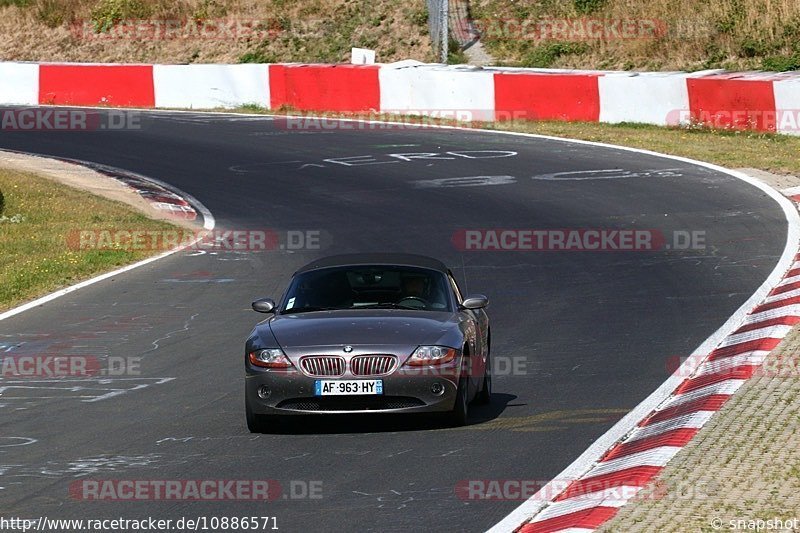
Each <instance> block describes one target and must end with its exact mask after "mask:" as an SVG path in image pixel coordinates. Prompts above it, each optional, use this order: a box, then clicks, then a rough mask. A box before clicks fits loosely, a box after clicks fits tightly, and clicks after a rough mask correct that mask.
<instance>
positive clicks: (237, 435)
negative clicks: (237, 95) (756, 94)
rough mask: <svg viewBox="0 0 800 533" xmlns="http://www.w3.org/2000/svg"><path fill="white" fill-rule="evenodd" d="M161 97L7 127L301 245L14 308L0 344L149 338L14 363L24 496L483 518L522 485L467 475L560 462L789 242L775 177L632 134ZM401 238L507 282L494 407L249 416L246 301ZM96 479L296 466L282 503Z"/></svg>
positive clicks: (129, 277)
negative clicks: (296, 116)
mask: <svg viewBox="0 0 800 533" xmlns="http://www.w3.org/2000/svg"><path fill="white" fill-rule="evenodd" d="M101 113H102V111H101ZM139 122H140V127H138V128H135V129H124V130H117V131H94V132H13V133H7V134H4V135H3V136H2V137H0V149H12V150H19V151H25V152H31V153H35V154H41V155H46V156H53V157H61V158H73V159H79V160H83V161H90V162H93V163H98V164H102V165H108V166H112V167H116V168H120V169H124V170H127V171H131V172H136V173H139V174H142V175H144V176H149V177H152V178H155V179H157V180H160V181H162V182H165V183H168V184H170V185H172V186H174V187H177V188H178V189H180V190H182V191H185V192H187V193H188V194H190V195H191V196H193V197H194V198H196V199H197V200H198V201H199V202H201V203H202V204H203V205H204V206H205V207H206V208H208V210H209V211H210V212H211V213H212V214H213V216H214V218H215V219H216V230H222V231H224V230H231V231H246V232H251V234H252V233H253V232H259V231H263V232H268V233H269V234H270V235H276V236H277V238H278V241H276V242H279V243H280V244H283V245H284V246H283V248H282V249H281V246H280V245H276V246H274V248H275V249H273V250H228V249H213V250H198V249H192V250H186V251H183V252H179V253H176V254H173V255H171V256H169V257H166V258H164V259H161V260H159V261H156V262H153V263H150V264H148V265H145V266H143V267H141V268H138V269H135V270H132V271H130V272H126V273H124V274H120V275H119V276H115V277H113V278H111V279H107V280H104V281H101V282H99V283H96V284H94V285H91V286H89V287H87V288H84V289H82V290H80V291H76V292H73V293H70V294H67V295H65V296H63V297H61V298H58V299H56V300H53V301H51V302H49V303H47V304H46V305H44V306H42V307H40V308H35V309H32V310H29V311H26V312H24V313H21V314H19V315H16V316H13V317H11V318H8V319H6V320H4V321H2V322H0V354H2V356H3V357H8V356H15V355H21V354H64V355H76V354H78V355H80V354H89V355H92V356H96V357H97V358H98V359H99V360H105V359H112V360H113V361H131V360H135V361H136V362H137V364H136V367H135V368H127V369H126V371H124V372H120V373H118V374H115V375H104V376H100V375H98V376H90V377H75V378H58V379H46V378H31V379H26V378H20V379H10V378H9V377H6V376H3V377H0V408H2V412H3V416H2V417H0V509H2V511H3V513H4V514H5V515H8V516H22V517H39V516H48V517H49V518H75V519H81V518H83V519H86V518H118V517H123V518H130V519H141V518H145V517H148V516H152V517H156V518H161V519H172V520H177V519H180V518H181V517H188V518H194V519H196V518H197V517H212V516H216V517H223V516H225V517H233V516H239V517H242V516H258V517H264V516H269V517H274V519H275V524H276V525H277V527H279V528H280V529H282V530H285V531H313V530H334V529H336V530H339V529H340V530H343V531H352V530H359V531H379V530H380V531H408V530H411V531H418V530H441V531H483V530H486V529H488V528H490V527H491V526H493V525H494V524H496V523H497V522H499V521H500V520H501V519H502V518H503V517H505V516H506V515H508V514H509V513H510V512H512V511H513V510H514V509H515V508H516V507H518V506H519V505H520V504H521V503H522V498H520V497H515V496H516V495H515V494H513V493H506V494H501V495H499V497H492V498H489V499H481V498H479V497H475V498H471V497H470V494H469V492H465V491H464V490H462V489H463V488H464V487H465V486H469V485H468V484H469V482H470V481H481V482H483V483H484V484H485V485H486V482H487V481H491V480H495V481H498V482H500V483H503V482H505V481H509V480H511V481H527V482H528V486H529V487H530V486H535V485H538V486H541V485H544V484H545V483H547V482H548V481H551V480H553V479H554V478H555V477H557V476H558V475H559V473H560V472H562V471H563V470H564V468H565V467H566V466H567V465H569V464H570V463H572V462H573V460H574V459H575V458H576V457H578V456H579V455H581V453H582V452H583V451H584V450H586V449H587V447H589V446H590V445H591V444H592V443H593V442H594V441H595V440H596V439H598V438H599V437H600V436H601V435H603V434H604V433H605V432H606V431H607V430H608V429H609V428H610V427H611V426H613V425H614V423H615V422H617V421H618V420H619V419H620V418H622V417H623V416H624V415H625V414H626V413H628V412H629V411H630V410H631V409H633V408H634V407H635V406H636V405H638V404H639V403H640V402H641V401H642V400H644V399H645V398H646V397H647V396H648V395H649V394H650V393H651V392H652V391H654V390H655V389H656V388H658V386H659V385H660V384H661V383H663V382H664V381H665V380H666V379H667V378H668V377H669V376H670V374H672V372H673V371H674V370H675V368H676V367H677V365H678V364H679V362H680V361H681V360H682V358H685V357H687V356H689V355H690V354H691V353H692V352H693V351H694V350H695V349H696V348H697V347H698V346H699V345H701V344H702V343H703V341H704V340H705V339H706V338H708V337H709V335H711V334H713V333H714V332H715V331H716V330H717V329H718V328H720V327H721V326H722V325H723V324H724V323H725V322H726V321H727V320H728V318H729V317H730V316H731V315H732V314H733V313H734V312H735V311H736V310H737V309H738V308H739V307H740V306H741V305H742V304H743V303H744V302H745V301H747V300H748V298H750V296H751V295H752V294H753V293H754V292H755V291H756V290H757V289H758V287H759V286H760V285H761V284H762V283H763V282H764V280H765V279H766V278H767V277H768V276H769V275H770V273H771V272H772V270H773V269H774V268H775V266H776V263H777V262H778V260H779V258H780V257H781V254H782V253H783V252H784V246H785V244H786V236H787V220H786V218H785V216H784V213H783V211H782V209H781V206H780V205H779V204H778V203H776V202H775V200H774V199H773V198H771V197H770V196H768V195H767V194H765V192H764V191H763V190H761V189H759V188H757V187H754V186H753V185H752V184H750V183H747V182H745V181H742V180H739V179H737V178H735V177H733V176H731V175H728V174H725V173H722V172H719V171H716V170H713V169H709V168H706V167H703V166H699V165H694V164H691V163H688V162H685V161H679V160H675V159H670V158H665V157H658V156H655V155H649V154H644V153H639V152H633V151H628V150H623V149H617V148H613V147H602V146H594V145H589V144H582V143H574V142H569V141H563V140H556V139H547V138H537V137H531V136H515V135H507V134H499V133H492V132H486V131H471V130H458V129H437V128H411V127H405V128H404V127H396V128H390V127H386V128H377V127H369V128H367V127H353V125H354V124H356V123H353V122H342V123H341V124H342V126H341V127H336V128H327V129H319V128H317V129H290V128H287V127H286V124H287V122H286V121H285V120H276V119H274V118H271V117H258V116H246V115H214V114H203V113H172V112H147V113H142V114H141V117H140V121H139ZM114 229H115V230H135V229H136V228H114ZM75 230H76V231H80V230H81V228H75ZM541 235H545V236H546V237H545V238H544V241H541V240H540V241H539V242H540V243H541V242H544V245H543V246H537V239H538V238H539V237H540V236H541ZM587 235H589V236H595V235H596V236H597V239H596V240H595V239H593V238H588V237H587ZM624 236H630V241H626V239H627V238H628V237H624ZM562 237H563V240H559V239H561V238H562ZM571 239H572V240H571ZM575 239H577V241H576V240H575ZM590 241H591V246H584V248H591V249H588V250H578V249H576V248H578V247H580V245H581V244H583V245H585V244H586V243H588V242H590ZM576 242H577V243H578V244H576ZM595 244H596V245H597V246H596V247H595V246H594V245H595ZM637 244H638V245H637ZM541 248H548V249H545V250H543V249H541ZM386 251H393V252H407V253H418V254H424V255H430V256H433V257H436V258H439V259H441V260H442V261H444V262H445V263H447V264H448V265H449V266H450V267H451V269H452V270H453V272H454V274H455V275H456V277H457V278H458V280H459V282H460V283H461V285H462V289H464V290H465V292H467V293H484V294H486V295H488V296H489V298H490V301H491V304H490V307H489V309H488V312H489V315H490V317H491V320H492V358H493V359H494V361H495V363H494V365H495V369H494V398H493V401H492V402H491V404H490V405H488V406H474V407H473V408H472V420H471V423H470V424H469V425H468V426H466V427H463V428H447V427H443V426H442V425H441V423H440V422H439V421H438V420H436V419H429V418H416V417H402V418H398V417H389V416H383V417H380V416H378V417H376V416H370V417H361V416H360V417H344V418H343V417H335V418H325V419H316V418H311V419H306V418H303V419H302V420H300V421H296V422H295V423H292V424H288V425H287V426H286V427H285V428H283V430H282V431H281V432H280V433H277V434H264V435H251V434H250V433H249V432H248V431H247V428H246V426H245V422H244V401H243V387H244V384H243V381H244V379H243V377H244V376H243V374H244V373H243V364H242V363H243V349H244V340H245V337H246V335H247V334H248V332H249V331H250V329H251V328H252V326H253V325H254V324H255V323H256V322H257V321H259V320H260V319H261V318H262V317H260V316H258V315H256V314H255V313H253V311H252V310H251V309H250V302H251V301H252V300H254V299H256V298H259V297H264V296H271V297H275V298H277V297H279V296H280V294H281V292H282V291H283V289H284V287H285V284H286V283H287V281H288V279H289V277H290V276H291V274H292V273H293V272H294V271H295V270H296V269H297V268H299V267H300V266H302V265H303V264H305V263H307V262H309V261H311V260H312V259H314V258H317V257H322V256H325V255H331V254H336V253H350V252H386ZM81 480H96V481H103V480H115V481H119V480H132V481H135V480H151V481H152V480H164V481H168V480H229V481H237V480H239V481H248V480H271V481H272V482H274V483H273V485H272V486H273V487H280V490H278V491H276V492H274V493H271V494H272V496H274V498H273V499H272V501H269V502H267V503H264V502H263V501H262V502H253V501H246V499H237V498H224V499H221V500H215V501H187V500H174V499H173V500H164V499H157V498H152V497H146V498H132V499H125V498H121V499H116V500H105V501H96V500H93V499H91V498H87V497H86V495H85V494H84V493H81V492H80V491H76V490H75V488H76V486H80V482H81ZM76 483H77V485H76ZM512 485H513V484H512ZM116 486H119V484H117V485H116ZM473 486H478V485H473ZM506 486H509V485H508V484H506ZM528 495H530V494H528ZM495 496H498V495H495ZM271 526H272V523H270V527H271Z"/></svg>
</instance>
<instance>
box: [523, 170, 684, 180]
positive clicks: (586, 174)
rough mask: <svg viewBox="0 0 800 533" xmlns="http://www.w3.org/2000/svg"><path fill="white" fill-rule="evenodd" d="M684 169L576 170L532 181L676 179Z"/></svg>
mask: <svg viewBox="0 0 800 533" xmlns="http://www.w3.org/2000/svg"><path fill="white" fill-rule="evenodd" d="M683 172H684V169H681V168H660V169H650V170H624V169H621V168H610V169H604V170H574V171H570V172H556V173H553V174H539V175H536V176H531V179H535V180H543V181H582V180H613V179H622V178H675V177H680V176H683Z"/></svg>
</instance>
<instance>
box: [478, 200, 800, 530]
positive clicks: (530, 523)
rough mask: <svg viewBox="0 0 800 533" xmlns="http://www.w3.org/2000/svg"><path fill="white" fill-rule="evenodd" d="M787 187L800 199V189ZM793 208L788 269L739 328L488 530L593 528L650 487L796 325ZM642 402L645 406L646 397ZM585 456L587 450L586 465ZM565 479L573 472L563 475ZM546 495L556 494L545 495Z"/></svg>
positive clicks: (798, 291) (799, 259)
mask: <svg viewBox="0 0 800 533" xmlns="http://www.w3.org/2000/svg"><path fill="white" fill-rule="evenodd" d="M783 193H784V194H786V196H788V197H790V198H791V199H792V200H794V201H795V202H798V203H800V188H795V189H787V190H784V191H783ZM775 194H777V192H774V191H773V196H774V195H775ZM784 201H785V200H784ZM787 203H788V202H787ZM784 207H785V204H784ZM792 210H793V211H794V216H793V217H790V216H788V215H789V213H787V220H789V226H790V230H789V238H788V239H787V247H786V250H785V251H784V257H783V258H782V260H781V262H780V263H779V265H778V267H776V270H775V271H773V274H775V273H776V272H777V273H778V274H780V273H781V272H783V275H782V276H780V278H778V279H777V280H776V281H777V282H775V281H773V282H772V283H771V285H767V283H770V280H768V281H767V283H765V285H767V289H768V292H766V296H765V297H761V298H760V302H758V300H756V302H754V303H759V304H758V305H757V306H755V307H754V308H752V309H751V310H750V311H749V312H747V313H746V314H745V315H744V316H743V318H742V317H740V318H739V320H738V322H739V325H738V327H736V326H734V327H735V329H733V330H732V331H731V332H730V333H728V334H727V335H725V336H724V337H723V338H722V340H721V341H718V342H717V343H716V348H715V349H713V350H712V351H711V352H710V353H708V355H707V356H705V355H704V354H703V352H701V351H699V349H698V350H696V351H695V353H694V354H693V355H692V358H695V361H687V362H686V363H684V365H682V366H681V368H679V369H678V370H677V371H676V373H675V374H674V375H673V378H671V380H669V381H668V382H667V383H665V385H668V384H670V382H671V381H675V378H676V377H678V376H689V377H688V378H686V379H683V380H682V381H680V382H679V384H678V385H677V387H675V388H674V389H673V390H672V393H671V394H670V395H669V396H668V397H667V398H666V399H665V400H663V401H662V402H660V403H659V404H658V405H657V407H655V409H652V410H650V412H648V413H647V414H646V415H645V416H643V417H641V418H640V419H639V421H638V422H636V423H635V425H634V427H633V428H632V429H631V430H630V431H629V432H628V433H627V434H625V435H624V437H622V438H621V439H618V440H617V441H616V442H615V443H613V444H612V445H611V446H610V447H608V448H607V449H606V451H605V452H603V453H602V454H600V456H599V459H597V460H595V461H594V462H593V463H592V464H591V465H590V466H589V467H588V468H585V469H584V471H583V472H582V473H581V474H579V475H576V476H574V477H573V478H572V479H573V480H572V481H571V482H569V483H567V484H566V486H565V487H564V488H563V490H562V491H558V490H553V488H552V486H549V487H545V488H543V489H542V490H541V491H540V492H539V493H537V495H534V496H533V497H532V498H531V499H530V500H529V501H528V502H526V503H525V504H523V505H522V506H520V508H519V509H518V510H516V511H515V512H513V513H512V514H511V515H509V516H508V517H506V519H504V520H503V521H502V522H500V523H499V524H497V525H496V526H495V527H493V528H492V529H491V530H490V531H491V532H493V533H495V532H500V531H519V532H521V533H549V532H556V531H563V532H567V531H568V532H571V533H577V532H588V531H594V530H596V529H597V528H599V527H600V526H601V525H602V524H604V523H605V522H606V521H608V520H610V519H611V518H612V517H613V516H614V515H615V514H616V513H617V512H618V511H619V509H620V507H622V506H623V505H625V504H626V503H627V502H628V501H630V500H631V499H634V498H635V497H636V495H637V493H638V492H639V491H641V490H642V489H643V488H645V487H646V486H652V482H653V480H654V478H655V477H656V476H657V475H658V474H659V473H660V472H661V471H662V470H663V469H664V467H665V466H666V465H667V463H668V462H669V461H670V460H671V459H672V458H673V457H675V455H676V454H677V453H678V452H679V451H680V450H681V449H682V448H683V447H684V446H686V444H688V443H689V441H690V440H691V439H692V438H693V437H694V436H695V435H696V434H697V432H698V431H700V428H702V427H703V426H704V425H705V424H706V422H708V421H709V420H710V419H711V418H712V416H713V415H714V413H715V412H716V411H719V410H720V409H721V408H722V406H723V405H724V404H725V402H727V401H728V400H729V399H730V398H731V396H733V394H734V393H735V392H736V391H737V390H738V389H739V387H741V386H742V385H743V384H744V383H745V382H746V381H747V380H748V379H749V378H750V377H751V376H752V375H753V374H755V373H756V372H757V370H758V368H759V367H760V366H761V365H762V363H763V362H764V359H765V358H766V357H767V355H769V353H770V352H771V351H772V350H773V349H774V348H775V347H776V346H777V345H778V344H780V342H781V340H782V339H783V338H784V337H785V336H786V335H787V334H788V333H789V331H790V330H791V329H792V327H793V326H794V325H795V324H798V323H800V254H798V253H797V236H796V234H794V233H795V232H793V230H792V225H793V222H794V223H795V224H796V220H797V216H796V215H797V212H796V208H795V207H792ZM784 211H785V212H786V210H785V209H784ZM787 259H788V260H787ZM786 265H788V271H787V267H786ZM772 277H773V276H771V278H772ZM770 286H771V287H772V288H771V289H769V287H770ZM763 287H764V286H763V285H762V288H763ZM758 294H759V293H758V292H757V293H756V295H758ZM754 296H755V295H754ZM751 300H753V298H751ZM748 302H750V300H749V301H748ZM746 305H747V304H746ZM743 307H744V306H743ZM723 329H724V326H723ZM704 344H707V343H704ZM701 348H702V347H701ZM706 353H707V352H706ZM690 359H691V358H690ZM687 369H688V370H689V371H688V372H687ZM662 389H663V387H662ZM658 392H659V391H656V393H654V394H657V393H658ZM643 403H645V404H646V405H647V404H648V402H647V400H646V401H645V402H643ZM649 403H650V404H652V403H653V402H649ZM637 410H638V411H641V410H642V409H640V408H637ZM635 411H636V410H635ZM626 418H629V417H626ZM624 420H625V419H623V421H624ZM621 422H622V421H621ZM613 429H614V428H612V430H613ZM589 451H591V449H590V450H589ZM595 451H596V450H595ZM585 455H586V454H584V456H582V457H583V458H584V461H583V462H584V463H586V458H585ZM567 470H568V471H569V470H570V468H568V469H567ZM572 470H573V471H574V470H575V468H572ZM561 479H570V478H568V477H566V476H564V475H563V474H562V477H561ZM562 483H563V482H562ZM545 489H548V490H549V492H546V491H545ZM544 494H551V495H552V494H557V495H556V496H555V497H552V498H549V499H548V498H547V497H545V496H543V495H544ZM540 495H542V496H540ZM526 514H527V517H526V516H525V515H526Z"/></svg>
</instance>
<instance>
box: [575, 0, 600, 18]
mask: <svg viewBox="0 0 800 533" xmlns="http://www.w3.org/2000/svg"><path fill="white" fill-rule="evenodd" d="M574 1H575V11H577V12H578V13H580V14H582V15H588V14H589V13H594V12H595V11H597V10H598V9H600V8H601V7H603V6H604V5H605V4H606V0H574Z"/></svg>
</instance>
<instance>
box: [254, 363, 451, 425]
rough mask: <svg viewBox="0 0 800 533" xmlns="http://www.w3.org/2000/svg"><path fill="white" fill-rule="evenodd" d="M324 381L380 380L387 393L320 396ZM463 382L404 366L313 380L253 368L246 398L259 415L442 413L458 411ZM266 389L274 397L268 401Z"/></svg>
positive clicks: (298, 374)
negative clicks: (318, 388) (319, 384)
mask: <svg viewBox="0 0 800 533" xmlns="http://www.w3.org/2000/svg"><path fill="white" fill-rule="evenodd" d="M320 379H322V380H329V379H332V380H337V379H341V380H367V379H369V380H372V379H380V380H382V381H383V394H381V395H346V396H316V395H315V394H314V388H315V383H316V381H317V380H320ZM457 383H458V376H457V371H456V370H455V369H452V371H448V370H444V371H436V372H432V373H428V372H419V371H418V370H416V369H411V370H410V371H409V370H408V369H404V368H403V367H401V368H400V369H398V370H396V371H395V372H393V373H392V374H389V375H385V376H369V377H366V376H358V377H356V376H348V375H345V376H342V377H339V378H331V377H312V376H307V375H305V374H303V373H301V372H299V371H290V372H286V371H270V370H264V371H261V370H259V369H252V368H251V369H248V372H247V375H246V377H245V395H246V399H247V403H248V405H249V406H250V409H251V410H252V412H253V413H254V414H258V415H303V414H305V415H309V414H335V413H338V414H358V413H437V412H445V411H450V410H452V409H453V407H454V405H455V401H456V394H457V391H458V385H457ZM436 384H439V385H440V386H441V388H442V392H441V393H438V394H437V393H435V392H433V390H432V389H434V388H435V385H436ZM266 389H268V390H269V394H268V395H267V396H266V397H264V394H263V393H264V392H265V390H266ZM259 391H261V392H262V394H259Z"/></svg>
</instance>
